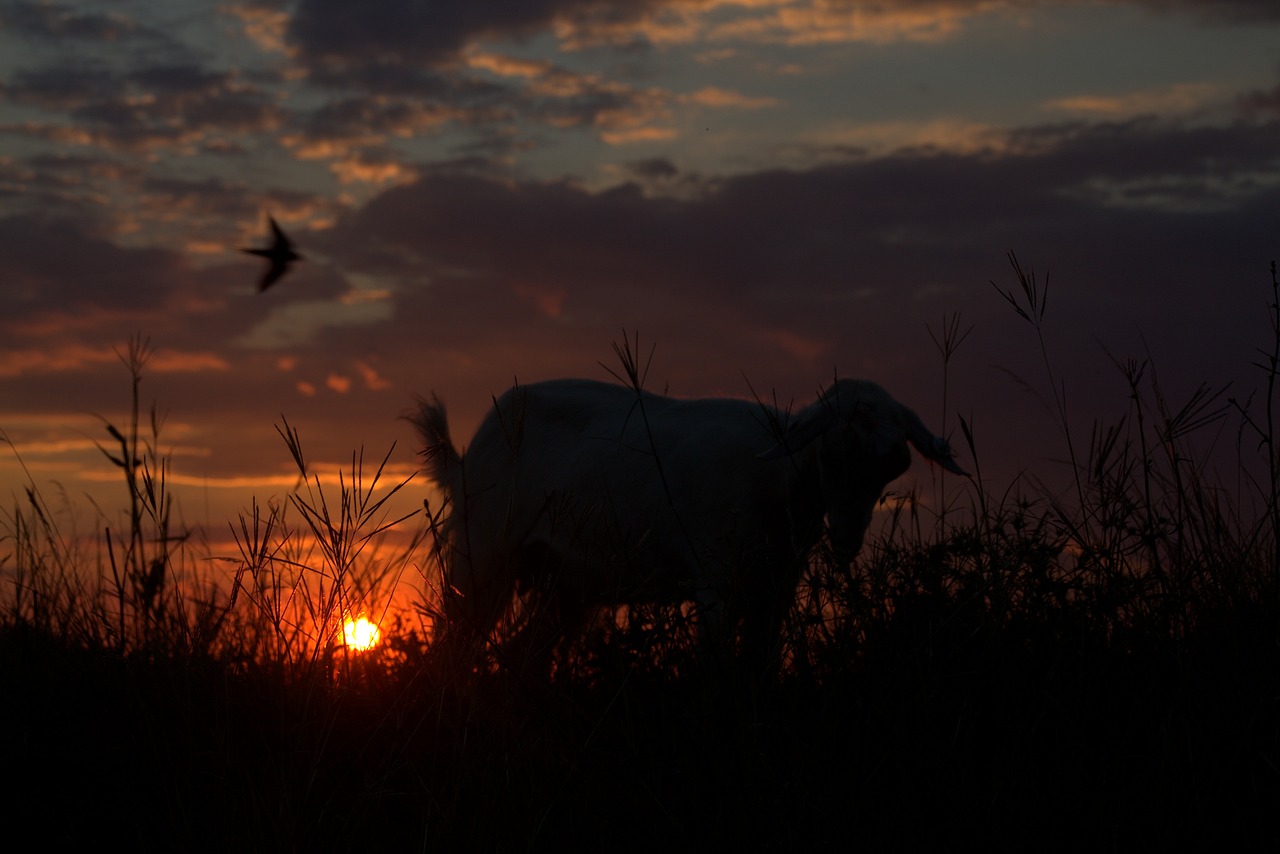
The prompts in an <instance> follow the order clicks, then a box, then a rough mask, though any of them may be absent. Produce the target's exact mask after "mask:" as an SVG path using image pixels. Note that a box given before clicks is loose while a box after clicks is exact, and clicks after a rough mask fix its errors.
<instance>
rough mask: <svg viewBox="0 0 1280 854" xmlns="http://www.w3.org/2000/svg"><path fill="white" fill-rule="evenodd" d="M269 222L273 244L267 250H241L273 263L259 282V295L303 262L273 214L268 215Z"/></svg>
mask: <svg viewBox="0 0 1280 854" xmlns="http://www.w3.org/2000/svg"><path fill="white" fill-rule="evenodd" d="M267 221H268V222H270V223H271V233H272V235H273V236H274V240H273V242H272V244H271V245H270V246H269V247H267V248H266V249H241V250H240V251H241V252H247V253H248V254H250V255H260V256H262V257H263V258H266V259H267V260H268V261H270V262H271V266H270V267H268V268H267V271H266V272H265V273H263V274H262V278H261V279H260V280H259V281H258V293H262V292H263V291H265V290H266V289H267V288H269V287H271V286H272V285H274V284H275V283H276V282H278V281H279V280H280V277H281V276H283V275H284V274H285V273H286V272H288V270H289V265H290V264H292V263H293V262H294V261H301V260H302V256H301V255H299V254H298V253H297V252H294V251H293V244H291V243H290V242H289V238H288V237H285V234H284V232H283V231H281V230H280V226H278V225H276V221H275V218H274V217H273V216H271V214H267Z"/></svg>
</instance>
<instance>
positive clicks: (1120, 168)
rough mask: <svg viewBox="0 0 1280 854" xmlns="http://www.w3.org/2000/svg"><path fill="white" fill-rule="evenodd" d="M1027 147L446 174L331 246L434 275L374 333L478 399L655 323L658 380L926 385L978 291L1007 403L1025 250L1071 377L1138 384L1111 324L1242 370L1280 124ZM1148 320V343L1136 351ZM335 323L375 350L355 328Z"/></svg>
mask: <svg viewBox="0 0 1280 854" xmlns="http://www.w3.org/2000/svg"><path fill="white" fill-rule="evenodd" d="M1009 144H1010V145H1011V146H1012V149H1011V150H1009V151H1004V152H1002V153H996V152H995V151H988V152H983V153H976V154H971V155H959V154H939V153H926V152H903V153H900V154H897V155H894V156H891V157H883V158H868V159H861V160H855V161H846V162H842V163H839V164H826V165H820V166H815V167H813V168H810V169H803V170H769V171H762V172H756V173H751V174H743V175H739V176H735V177H729V178H720V179H701V180H699V179H694V178H692V177H691V176H682V175H678V174H677V175H676V176H674V178H673V180H676V179H678V180H680V181H681V186H682V188H684V189H685V190H686V191H687V190H689V188H690V187H692V186H697V192H685V193H682V194H681V195H680V196H679V197H678V198H672V197H669V196H664V195H660V194H654V193H651V192H648V191H646V190H644V189H642V188H641V187H640V186H639V185H635V184H630V183H627V184H622V185H620V186H617V187H615V188H613V189H611V190H608V191H604V192H600V191H592V190H588V189H586V188H584V187H581V186H578V185H576V184H573V183H571V182H566V181H551V182H538V181H528V180H525V181H521V180H515V179H511V178H507V179H503V178H500V177H494V176H485V175H483V174H468V175H449V174H439V173H435V174H428V175H426V176H424V177H423V178H422V179H421V180H420V181H418V182H416V183H413V184H410V185H406V186H402V187H397V188H394V189H390V190H387V191H386V192H384V193H382V194H380V195H379V196H378V197H377V198H376V199H374V200H373V201H371V202H370V203H369V204H367V205H366V206H364V207H363V208H362V209H361V210H359V211H358V212H356V213H354V214H352V215H350V216H348V217H346V218H345V219H343V220H341V221H340V222H339V223H338V225H337V226H336V227H335V228H334V229H333V230H332V231H331V232H330V233H328V234H327V235H325V247H324V248H325V250H326V251H327V252H328V253H329V254H331V255H332V256H333V257H334V258H335V259H337V260H338V261H339V262H340V263H341V264H342V265H343V266H344V268H346V269H349V270H352V271H355V270H362V269H363V270H368V271H372V272H376V273H377V274H378V275H381V276H385V277H387V278H388V279H389V280H391V281H395V280H397V270H412V271H414V275H413V277H412V278H410V277H404V278H400V279H399V281H400V282H401V286H400V289H399V291H398V293H397V295H396V300H397V314H396V319H395V320H394V321H393V322H391V323H390V324H388V325H387V326H386V328H385V330H384V331H383V332H382V333H381V334H379V335H378V351H379V352H380V353H382V354H383V356H384V357H385V358H386V360H387V363H388V365H389V366H391V367H389V368H388V375H389V376H391V377H393V379H394V380H395V381H396V383H397V387H402V386H408V387H410V388H413V387H418V388H429V387H443V388H444V390H445V391H446V392H448V393H452V394H467V393H468V392H469V393H470V394H471V395H472V396H473V397H476V395H475V389H476V386H477V385H478V386H479V387H480V388H481V389H482V390H484V391H485V392H486V393H487V392H492V391H500V390H501V386H502V384H503V383H506V382H509V380H510V376H509V374H510V373H511V372H513V371H518V373H519V376H520V378H521V380H523V381H532V380H535V379H539V378H542V377H546V376H554V375H557V374H565V373H579V374H580V373H590V374H592V375H596V374H598V373H601V371H599V370H596V367H595V365H596V362H597V361H598V360H605V361H608V359H606V358H605V357H606V356H607V354H608V344H609V342H610V341H611V340H614V339H617V338H618V336H619V334H620V330H621V329H623V328H628V329H635V328H637V327H638V328H640V329H642V330H643V331H644V333H645V335H646V337H647V339H648V340H650V341H657V342H659V343H660V348H661V349H660V352H661V353H664V354H666V359H667V361H666V362H665V364H667V365H669V366H671V367H669V368H667V369H665V370H666V371H667V372H666V373H664V374H662V375H660V376H658V377H656V378H655V381H656V382H658V383H659V384H661V382H662V381H663V378H664V377H667V376H671V375H672V373H674V374H675V375H676V377H677V385H676V390H677V391H684V392H688V391H690V390H696V391H698V392H701V393H706V392H708V391H722V392H730V393H738V394H741V393H744V392H745V385H744V384H742V383H738V384H731V385H730V386H726V385H725V383H726V381H727V380H726V378H732V377H739V376H741V373H739V372H740V371H742V372H745V373H746V374H747V376H748V377H750V378H751V380H752V381H753V382H754V383H757V384H759V385H760V386H761V387H762V388H764V389H768V388H770V387H771V385H772V384H774V383H778V384H779V385H780V387H781V389H782V390H783V392H784V394H788V395H789V394H795V395H806V394H808V392H809V389H810V388H811V384H812V383H816V382H818V381H820V379H821V378H822V377H823V376H826V375H829V373H830V371H831V369H832V368H833V367H835V368H837V369H838V370H840V371H841V372H844V373H853V374H863V375H870V376H876V377H878V378H881V379H883V380H884V381H885V382H886V383H887V384H888V385H890V386H891V387H895V388H896V387H901V388H904V389H906V391H905V392H904V394H905V395H906V396H908V397H909V398H915V399H918V398H919V397H920V395H922V394H923V391H922V390H921V389H920V387H919V386H920V383H921V382H922V378H927V377H929V376H933V375H936V371H937V362H936V360H937V354H936V353H935V352H934V351H933V349H932V345H931V344H930V343H929V339H928V337H927V335H926V333H925V330H924V324H925V323H926V322H933V323H935V324H936V323H937V322H938V320H939V319H940V318H941V317H942V315H943V313H944V312H952V311H962V312H963V313H964V315H965V317H966V318H967V319H968V322H972V323H976V324H978V326H979V328H980V330H981V332H980V334H978V335H977V336H976V337H975V338H974V339H973V341H972V342H971V343H970V345H969V347H968V348H967V351H968V354H969V355H967V358H969V359H972V360H973V361H971V362H969V363H968V364H969V365H971V366H973V368H972V372H971V373H970V374H969V376H970V377H971V381H972V382H973V385H972V386H971V387H968V388H967V389H965V390H964V392H963V393H965V394H967V395H970V397H969V399H970V400H971V401H973V405H975V406H977V407H978V408H979V410H980V411H987V412H1002V411H1011V407H1013V405H1014V404H1013V403H1012V402H1011V401H1009V400H1007V399H1006V398H1007V397H1008V396H1009V395H1010V394H1012V393H1014V391H1015V390H1016V388H1017V387H1016V385H1015V384H1013V383H1011V382H1010V381H1009V380H1008V377H1007V375H1006V374H1005V373H1004V372H1003V370H996V369H995V368H993V367H992V366H995V365H1000V366H1004V367H1006V368H1010V369H1015V370H1019V371H1020V370H1022V369H1023V366H1025V365H1027V364H1034V363H1031V362H1029V361H1028V359H1029V354H1028V352H1027V351H1026V350H1025V349H1019V347H1018V346H1017V342H1018V341H1020V340H1022V339H1020V338H1017V337H1016V336H1017V335H1018V334H1019V333H1020V332H1021V330H1020V328H1019V327H1018V323H1019V322H1018V321H1017V319H1016V318H1015V317H1014V316H1013V314H1012V312H1010V311H1009V310H1008V308H1007V306H1005V305H1004V304H1003V303H1002V302H1001V301H1000V300H999V298H998V297H997V296H996V295H995V294H994V292H993V290H992V288H991V286H990V282H991V281H992V280H995V281H998V282H999V283H1000V284H1002V285H1003V286H1005V287H1010V286H1016V285H1015V283H1014V281H1013V277H1012V275H1011V273H1010V272H1009V268H1008V263H1007V261H1006V259H1005V253H1006V252H1007V251H1009V250H1015V251H1016V252H1017V253H1018V254H1019V256H1020V257H1021V258H1022V260H1023V262H1024V263H1026V264H1029V265H1034V266H1035V267H1037V268H1038V269H1040V270H1042V271H1043V270H1045V269H1047V270H1048V271H1050V272H1051V273H1052V281H1053V282H1054V291H1053V295H1052V296H1051V303H1052V305H1051V308H1050V328H1051V329H1052V330H1054V334H1053V340H1054V341H1055V343H1056V344H1057V346H1058V347H1059V348H1061V350H1063V351H1065V352H1069V353H1072V354H1075V355H1073V356H1071V359H1072V361H1071V363H1070V364H1068V365H1065V366H1062V369H1063V371H1064V375H1065V376H1066V377H1067V378H1068V380H1069V383H1070V387H1071V388H1073V389H1077V390H1079V389H1090V388H1095V389H1098V388H1108V389H1111V391H1114V392H1115V394H1116V397H1115V398H1114V399H1115V400H1119V401H1121V402H1122V401H1123V400H1125V397H1124V395H1123V381H1122V380H1121V379H1120V378H1119V375H1118V374H1115V373H1114V371H1113V370H1112V369H1111V368H1110V367H1109V362H1108V360H1107V358H1106V356H1105V352H1104V350H1103V346H1104V345H1105V346H1106V347H1109V348H1111V350H1112V351H1113V352H1116V353H1118V354H1119V355H1120V356H1121V357H1124V356H1127V355H1138V356H1142V355H1144V347H1145V346H1150V347H1151V348H1152V352H1153V353H1154V354H1155V355H1156V356H1157V358H1158V359H1159V360H1160V364H1161V365H1162V367H1163V368H1164V369H1165V375H1166V376H1171V377H1178V378H1183V377H1186V378H1193V377H1194V378H1198V381H1215V382H1216V381H1222V380H1226V379H1232V378H1239V377H1241V376H1242V374H1241V371H1242V369H1243V371H1244V372H1246V373H1247V371H1248V364H1249V361H1250V359H1251V358H1252V357H1251V350H1252V343H1251V342H1252V341H1254V340H1256V339H1254V338H1249V339H1248V340H1245V339H1244V338H1243V337H1242V336H1241V335H1240V332H1239V329H1240V326H1241V323H1242V321H1244V320H1246V319H1247V318H1249V317H1250V316H1253V315H1255V314H1256V315H1258V327H1259V328H1258V331H1259V333H1261V332H1263V331H1264V330H1265V318H1264V317H1262V316H1261V314H1259V312H1260V308H1261V306H1262V304H1263V302H1262V300H1263V298H1264V297H1265V293H1264V291H1265V285H1266V284H1267V282H1266V264H1267V263H1268V261H1269V260H1270V258H1271V257H1272V256H1273V255H1275V254H1277V252H1280V246H1278V245H1277V243H1276V238H1275V236H1274V228H1273V224H1274V222H1276V221H1277V219H1278V218H1280V187H1277V186H1276V185H1275V181H1274V176H1275V175H1276V174H1277V172H1280V163H1278V154H1277V152H1280V123H1271V124H1256V125H1240V126H1236V127H1228V128H1216V129H1214V128H1197V127H1180V126H1174V125H1169V124H1164V125H1161V124H1158V123H1147V122H1126V123H1117V124H1099V125H1085V124H1080V125H1071V126H1066V125H1063V126H1056V127H1053V128H1039V129H1034V130H1028V131H1025V132H1024V133H1022V134H1020V135H1018V138H1017V140H1016V141H1010V143H1009ZM641 171H656V172H658V173H661V174H664V175H666V174H670V170H669V169H668V168H666V167H665V166H662V165H658V166H657V167H656V168H654V169H653V170H646V169H642V170H641ZM695 181H696V184H695V183H694V182H695ZM1255 285H1256V287H1255ZM997 330H1004V331H1003V332H999V331H997ZM1009 330H1016V331H1014V332H1012V334H1010V332H1009ZM1136 331H1141V332H1142V333H1143V335H1144V336H1145V340H1146V342H1147V344H1146V345H1143V346H1139V347H1138V348H1137V350H1136V351H1135V350H1134V349H1133V348H1134V342H1135V341H1136V340H1137V339H1136V336H1135V332H1136ZM1027 333H1028V334H1030V331H1029V330H1027ZM327 340H328V341H329V343H330V344H331V345H332V346H334V347H336V348H339V350H341V348H344V347H351V348H353V349H354V348H358V347H359V346H360V342H359V339H358V334H357V333H356V332H354V331H352V330H345V331H344V330H339V331H336V332H335V333H334V335H332V336H330V337H329V338H328V339H327ZM1030 341H1031V339H1030V338H1028V339H1027V342H1026V343H1030ZM397 366H399V367H397ZM593 371H594V373H593ZM797 377H802V378H804V380H805V384H804V385H802V386H800V385H796V384H795V381H796V378H797ZM1030 379H1033V380H1034V379H1035V377H1030ZM1113 380H1114V382H1112V381H1113ZM1100 383H1101V385H1099V384H1100ZM1112 386H1114V388H1112ZM1081 393H1084V392H1081ZM1099 393H1101V392H1099ZM479 397H480V398H481V400H477V401H473V404H474V406H476V407H479V405H480V403H481V402H483V400H482V399H483V395H480V396H479ZM1017 406H1018V407H1020V408H1021V409H1024V410H1025V409H1027V408H1028V407H1030V409H1031V410H1034V409H1035V407H1036V406H1038V404H1037V403H1035V401H1033V400H1028V401H1024V402H1022V403H1018V404H1017ZM471 414H472V413H467V416H464V417H469V416H470V415H471ZM474 414H475V415H477V416H478V413H474ZM1024 423H1025V422H1024ZM1024 445H1025V442H1024Z"/></svg>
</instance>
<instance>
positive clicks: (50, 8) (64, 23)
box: [0, 0, 150, 42]
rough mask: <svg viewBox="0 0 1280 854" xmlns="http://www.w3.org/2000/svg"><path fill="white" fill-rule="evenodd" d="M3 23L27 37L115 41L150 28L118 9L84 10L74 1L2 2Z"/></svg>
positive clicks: (144, 31) (0, 20) (48, 39)
mask: <svg viewBox="0 0 1280 854" xmlns="http://www.w3.org/2000/svg"><path fill="white" fill-rule="evenodd" d="M0 24H2V25H3V27H4V29H7V30H9V31H11V32H13V33H17V34H19V35H21V36H23V37H26V38H33V39H41V40H45V41H59V42H61V41H64V40H66V39H74V40H83V41H94V42H115V41H119V40H121V39H123V38H124V37H126V36H129V35H134V34H138V33H149V32H150V31H149V29H148V28H146V27H144V26H141V25H140V24H138V23H137V22H136V21H134V20H133V19H131V18H130V17H128V16H126V15H125V14H123V13H121V12H118V11H113V12H111V13H108V14H105V15H104V14H101V13H98V12H84V11H81V10H79V9H77V8H76V7H74V6H71V5H66V4H61V3H49V2H39V3H37V2H30V1H29V0H8V2H4V3H0Z"/></svg>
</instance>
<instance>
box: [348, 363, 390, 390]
mask: <svg viewBox="0 0 1280 854" xmlns="http://www.w3.org/2000/svg"><path fill="white" fill-rule="evenodd" d="M356 370H357V371H358V372H359V373H360V379H361V380H362V381H363V382H364V387H365V388H367V389H369V390H370V391H382V390H383V389H388V388H391V381H390V380H388V379H386V378H384V377H383V376H382V375H381V374H379V373H378V372H377V370H376V369H374V367H373V366H372V365H368V364H366V363H364V362H356Z"/></svg>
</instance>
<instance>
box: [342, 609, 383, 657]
mask: <svg viewBox="0 0 1280 854" xmlns="http://www.w3.org/2000/svg"><path fill="white" fill-rule="evenodd" d="M381 634H382V633H381V632H379V631H378V627H377V626H376V625H375V624H374V623H373V622H371V621H370V620H369V618H368V617H357V618H356V619H354V620H351V619H348V620H347V621H346V622H345V623H343V625H342V638H343V640H344V641H345V642H346V644H347V646H348V647H349V648H351V649H354V650H366V649H370V648H371V647H373V645H374V644H376V643H377V642H378V638H379V637H380V636H381Z"/></svg>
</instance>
